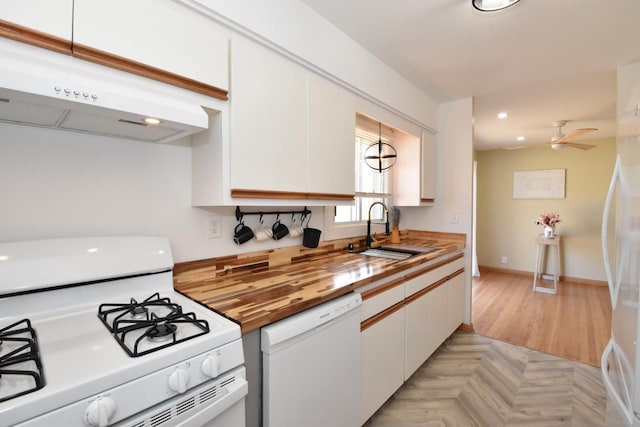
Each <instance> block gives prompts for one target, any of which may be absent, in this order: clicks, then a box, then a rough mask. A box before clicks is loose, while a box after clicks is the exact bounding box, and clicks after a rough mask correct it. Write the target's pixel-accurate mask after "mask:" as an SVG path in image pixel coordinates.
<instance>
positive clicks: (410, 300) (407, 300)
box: [404, 277, 449, 304]
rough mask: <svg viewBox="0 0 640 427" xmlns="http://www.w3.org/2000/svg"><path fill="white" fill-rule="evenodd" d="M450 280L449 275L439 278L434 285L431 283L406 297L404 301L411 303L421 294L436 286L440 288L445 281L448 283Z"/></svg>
mask: <svg viewBox="0 0 640 427" xmlns="http://www.w3.org/2000/svg"><path fill="white" fill-rule="evenodd" d="M448 280H449V277H443V278H442V279H440V280H438V281H437V282H436V283H434V284H433V285H429V286H427V287H426V288H424V289H420V290H419V291H418V292H416V293H415V294H413V295H411V296H410V297H407V298H405V300H404V303H405V304H411V303H412V302H413V301H415V300H417V299H418V298H420V297H421V296H423V295H425V294H428V293H429V292H431V291H433V290H435V289H436V288H439V287H440V286H442V285H444V284H445V283H447V281H448Z"/></svg>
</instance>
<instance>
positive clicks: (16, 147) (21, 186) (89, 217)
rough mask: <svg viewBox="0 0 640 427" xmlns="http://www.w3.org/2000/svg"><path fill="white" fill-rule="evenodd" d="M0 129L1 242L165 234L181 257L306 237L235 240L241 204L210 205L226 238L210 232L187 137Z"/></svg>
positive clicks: (317, 213) (316, 215)
mask: <svg viewBox="0 0 640 427" xmlns="http://www.w3.org/2000/svg"><path fill="white" fill-rule="evenodd" d="M0 135H1V137H0V201H1V202H0V203H1V204H0V242H9V241H15V240H30V239H47V238H56V237H74V236H93V235H125V234H127V235H161V236H168V237H169V239H170V241H171V246H172V249H173V255H174V259H175V261H176V262H181V261H188V260H194V259H203V258H210V257H216V256H221V255H226V254H232V253H239V252H247V251H257V250H263V249H270V248H273V247H282V246H290V245H300V244H302V238H297V239H293V238H288V237H287V238H285V239H283V240H281V241H279V242H261V243H257V242H253V241H250V242H247V243H245V244H244V245H242V246H237V245H235V244H234V243H233V240H232V232H233V227H234V226H235V224H236V220H235V216H234V208H212V209H210V211H212V212H216V213H218V214H220V215H221V217H222V237H221V238H220V239H211V240H209V239H207V236H206V230H207V228H206V217H207V214H208V211H207V210H205V209H200V208H193V207H191V147H190V145H189V141H188V139H184V140H182V141H181V143H177V144H164V145H163V144H153V143H144V142H138V141H128V140H123V139H117V138H108V137H100V136H90V135H84V134H80V133H73V132H66V131H52V130H46V129H39V128H31V127H24V126H17V125H9V124H2V123H0ZM264 209H265V210H266V209H268V207H265V208H264ZM312 211H313V215H312V219H311V226H314V227H318V228H322V226H321V225H322V224H323V210H322V208H314V209H312ZM265 219H266V218H265ZM256 221H257V217H251V218H249V217H247V220H246V222H247V223H248V224H250V225H254V224H255V223H256Z"/></svg>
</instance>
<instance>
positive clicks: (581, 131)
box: [553, 128, 598, 144]
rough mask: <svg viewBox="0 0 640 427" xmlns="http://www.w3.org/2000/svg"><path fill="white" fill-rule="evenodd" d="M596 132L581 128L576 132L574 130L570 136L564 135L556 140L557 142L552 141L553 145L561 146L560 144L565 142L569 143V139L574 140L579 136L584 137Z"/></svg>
mask: <svg viewBox="0 0 640 427" xmlns="http://www.w3.org/2000/svg"><path fill="white" fill-rule="evenodd" d="M597 130H598V129H596V128H582V129H576V130H574V131H573V132H571V133H570V134H568V135H565V136H563V137H562V138H560V139H557V140H555V141H553V143H554V144H561V143H563V142H567V141H569V140H570V139H573V138H576V137H578V136H580V135H586V134H588V133H591V132H595V131H597Z"/></svg>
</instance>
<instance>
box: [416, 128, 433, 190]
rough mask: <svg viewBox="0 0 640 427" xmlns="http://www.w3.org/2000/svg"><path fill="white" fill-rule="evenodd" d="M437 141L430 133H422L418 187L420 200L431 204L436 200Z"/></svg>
mask: <svg viewBox="0 0 640 427" xmlns="http://www.w3.org/2000/svg"><path fill="white" fill-rule="evenodd" d="M436 155H437V141H436V136H435V135H434V134H432V133H431V132H428V131H425V130H423V131H422V154H421V156H422V168H421V175H422V176H421V180H422V185H421V186H420V200H421V201H422V202H433V201H435V199H436V176H437V173H436V172H437V171H436V164H437V159H436Z"/></svg>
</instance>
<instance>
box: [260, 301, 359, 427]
mask: <svg viewBox="0 0 640 427" xmlns="http://www.w3.org/2000/svg"><path fill="white" fill-rule="evenodd" d="M361 305H362V298H361V296H360V294H355V293H350V294H348V295H345V296H343V297H340V298H337V299H334V300H332V301H330V302H327V303H325V304H322V305H320V306H317V307H314V308H311V309H309V310H306V311H304V312H302V313H299V314H296V315H294V316H291V317H288V318H286V319H283V320H281V321H279V322H276V323H273V324H271V325H269V326H266V327H264V328H262V332H261V348H262V370H263V384H262V388H263V393H262V398H263V403H262V415H263V426H264V427H300V426H305V427H327V426H331V427H354V426H358V425H359V420H360V307H361Z"/></svg>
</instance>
